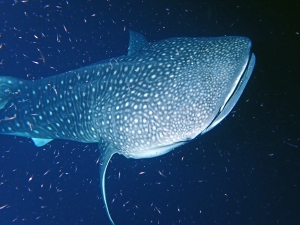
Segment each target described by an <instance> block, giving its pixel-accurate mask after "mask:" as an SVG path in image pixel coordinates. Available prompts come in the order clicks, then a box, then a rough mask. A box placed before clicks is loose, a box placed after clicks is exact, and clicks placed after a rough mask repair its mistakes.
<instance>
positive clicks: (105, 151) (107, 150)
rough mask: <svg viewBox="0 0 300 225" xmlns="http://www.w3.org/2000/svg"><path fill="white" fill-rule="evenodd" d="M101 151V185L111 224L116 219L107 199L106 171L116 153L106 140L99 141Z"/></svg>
mask: <svg viewBox="0 0 300 225" xmlns="http://www.w3.org/2000/svg"><path fill="white" fill-rule="evenodd" d="M99 153H100V186H101V192H102V197H103V201H104V205H105V209H106V212H107V215H108V218H109V220H110V222H111V224H113V225H114V224H115V223H114V221H113V220H112V218H111V215H110V213H109V209H108V205H107V201H106V193H105V173H106V168H107V166H108V163H109V160H110V159H111V157H112V156H113V155H114V154H115V153H116V151H115V149H114V148H113V147H112V146H111V145H109V144H107V143H106V142H101V143H99Z"/></svg>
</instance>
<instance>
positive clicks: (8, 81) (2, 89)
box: [0, 76, 23, 109]
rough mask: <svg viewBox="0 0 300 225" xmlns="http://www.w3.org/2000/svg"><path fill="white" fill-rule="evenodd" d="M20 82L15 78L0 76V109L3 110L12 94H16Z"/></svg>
mask: <svg viewBox="0 0 300 225" xmlns="http://www.w3.org/2000/svg"><path fill="white" fill-rule="evenodd" d="M22 82H23V81H22V80H20V79H17V78H13V77H7V76H0V109H3V108H4V106H5V105H6V103H7V102H8V101H9V100H10V98H11V97H12V96H13V94H16V93H17V92H18V86H19V85H20V84H22Z"/></svg>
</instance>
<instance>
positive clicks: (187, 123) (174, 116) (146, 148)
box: [96, 33, 255, 158]
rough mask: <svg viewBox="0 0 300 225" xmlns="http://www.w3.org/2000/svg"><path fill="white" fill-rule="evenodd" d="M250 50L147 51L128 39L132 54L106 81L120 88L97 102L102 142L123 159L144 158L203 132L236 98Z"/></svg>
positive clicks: (185, 44)
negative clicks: (111, 145)
mask: <svg viewBox="0 0 300 225" xmlns="http://www.w3.org/2000/svg"><path fill="white" fill-rule="evenodd" d="M134 40H135V41H134ZM140 42H142V43H144V44H141V43H140ZM136 43H139V44H138V45H137V46H135V44H136ZM250 48H251V41H250V40H249V39H248V38H245V37H217V38H184V37H183V38H171V39H166V40H163V41H159V42H156V43H152V44H148V43H147V42H145V41H144V39H143V36H141V35H140V34H137V33H132V36H131V45H130V49H131V51H129V54H128V56H126V57H125V58H123V59H121V60H120V62H119V65H118V66H116V68H118V71H117V73H116V74H115V76H114V78H115V80H114V81H112V82H114V83H116V84H121V85H122V86H118V87H117V88H115V86H114V87H113V88H115V91H114V90H113V88H111V89H112V92H113V95H110V96H113V98H112V99H110V101H108V100H107V99H105V102H104V103H103V102H101V103H99V104H102V105H101V108H102V109H103V110H101V114H99V118H96V124H98V125H99V127H101V128H100V129H102V130H101V133H103V135H101V136H106V138H107V139H109V141H110V142H111V143H112V144H113V145H114V146H115V148H116V149H117V152H118V153H120V154H123V155H124V156H126V157H128V158H147V157H148V158H150V157H155V156H159V155H162V154H165V153H167V152H169V151H170V150H172V149H174V148H175V147H178V146H180V145H181V144H183V143H185V142H186V141H188V140H191V139H193V138H195V137H196V136H197V135H199V134H201V133H205V132H207V131H208V130H210V129H211V128H213V127H214V126H215V125H217V124H218V123H219V122H220V121H221V120H222V119H223V118H224V117H225V116H226V115H227V114H228V113H229V112H230V110H231V109H232V108H233V106H234V105H235V103H236V102H237V100H238V98H239V96H240V95H241V93H242V91H243V89H244V87H245V85H246V83H247V81H248V79H249V77H250V75H251V72H252V69H253V66H254V63H255V57H254V55H252V57H251V59H250V56H251V55H250ZM125 72H126V76H124V77H122V76H121V75H122V73H123V74H125ZM118 74H119V75H118ZM112 85H113V84H112ZM109 88H110V87H108V89H109ZM103 104H104V106H103ZM98 108H100V105H99V106H98ZM101 125H104V126H101ZM107 130H109V131H110V132H109V133H108V132H106V131H107Z"/></svg>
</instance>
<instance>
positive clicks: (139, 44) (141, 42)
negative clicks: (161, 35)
mask: <svg viewBox="0 0 300 225" xmlns="http://www.w3.org/2000/svg"><path fill="white" fill-rule="evenodd" d="M148 44H149V43H148V41H147V39H146V38H145V37H144V35H142V34H140V33H137V32H134V31H131V30H130V31H129V47H128V53H127V55H132V54H133V53H135V52H138V51H140V50H141V49H142V48H144V47H146V46H148Z"/></svg>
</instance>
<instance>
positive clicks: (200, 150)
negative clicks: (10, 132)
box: [0, 0, 300, 225]
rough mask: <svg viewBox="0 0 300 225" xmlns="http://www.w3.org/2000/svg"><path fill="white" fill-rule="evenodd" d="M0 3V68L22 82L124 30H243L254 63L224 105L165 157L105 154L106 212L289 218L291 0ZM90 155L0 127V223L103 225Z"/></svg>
mask: <svg viewBox="0 0 300 225" xmlns="http://www.w3.org/2000/svg"><path fill="white" fill-rule="evenodd" d="M0 3H2V4H1V5H0V22H1V26H0V46H1V48H0V74H1V75H10V76H14V77H18V78H23V79H38V78H42V77H47V76H51V75H55V74H58V73H61V72H65V71H68V70H71V69H75V68H78V67H82V66H85V65H88V64H91V63H94V62H97V61H100V60H102V59H105V58H109V57H114V56H119V55H122V54H126V52H127V47H128V30H129V29H132V30H134V31H138V32H141V33H143V34H144V35H145V36H146V38H147V39H148V40H149V41H157V40H161V39H164V38H169V37H174V36H194V37H200V36H224V35H239V36H247V37H249V38H250V39H251V40H252V42H253V51H254V52H255V54H256V57H257V64H256V67H255V70H254V72H253V74H252V77H251V79H250V81H249V83H248V85H247V87H246V89H245V91H244V93H243V95H242V97H241V99H240V100H239V102H238V104H237V105H236V106H235V108H234V109H233V112H232V113H231V114H230V115H228V117H227V118H226V119H225V120H224V121H223V122H222V123H221V124H220V125H218V126H217V127H216V128H214V129H213V130H212V131H210V132H208V133H207V134H205V135H204V136H201V137H199V138H197V139H196V140H194V141H192V142H190V143H189V144H187V145H184V146H182V147H181V148H178V149H176V150H174V151H173V152H171V153H169V154H167V155H165V156H161V157H158V158H153V159H143V160H132V159H126V158H124V157H123V156H118V155H116V156H114V157H113V159H112V161H111V163H110V165H109V167H108V170H107V175H106V177H107V183H106V187H107V199H108V203H109V208H110V212H111V214H112V218H113V219H114V221H115V222H116V224H117V225H118V224H132V225H133V224H163V225H165V224H167V225H169V224H184V225H185V224H187V225H190V224H208V225H211V224H222V225H223V224H233V225H234V224H247V225H248V224H249V225H252V224H253V225H254V224H255V225H256V224H300V216H299V213H298V212H299V208H300V203H299V200H300V140H299V139H300V129H299V128H300V123H299V102H300V98H299V96H300V95H299V83H300V82H299V81H300V73H299V59H300V36H299V23H298V24H297V22H296V21H299V19H300V18H299V17H300V16H299V15H300V14H299V12H300V9H299V8H300V6H299V3H297V1H289V2H287V3H285V4H276V3H273V2H272V3H271V2H265V1H250V0H249V1H248V0H247V1H237V0H236V1H231V3H228V4H226V3H225V1H221V0H217V1H211V0H208V1H203V2H202V1H157V0H151V1H150V0H144V1H130V0H129V1H121V0H120V1H102V0H101V1H95V0H94V1H31V0H28V1H23V2H21V1H15V2H14V1H5V0H3V1H0ZM97 160H98V150H97V144H89V145H87V144H82V143H76V142H67V141H63V140H55V141H53V142H51V143H50V144H49V145H46V146H45V147H42V148H37V147H35V146H34V144H33V143H32V141H31V140H30V139H26V138H20V137H14V136H0V208H1V209H0V224H4V225H6V224H24V225H27V224H29V225H36V224H43V225H48V224H49V225H53V224H57V225H65V224H67V225H68V224H70V225H73V224H101V225H108V224H109V221H108V218H107V216H106V213H105V209H104V205H103V202H102V197H101V194H100V188H99V175H98V164H97ZM141 172H144V174H140V173H141ZM161 174H163V175H164V176H162V175H161Z"/></svg>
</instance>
